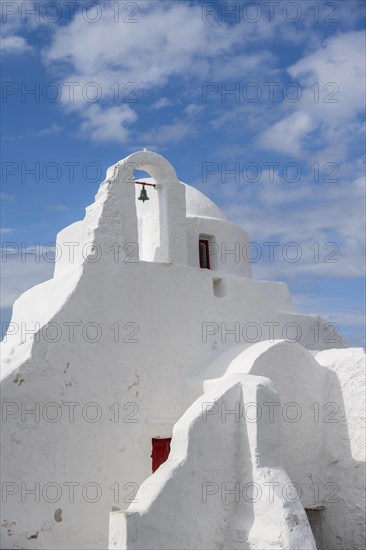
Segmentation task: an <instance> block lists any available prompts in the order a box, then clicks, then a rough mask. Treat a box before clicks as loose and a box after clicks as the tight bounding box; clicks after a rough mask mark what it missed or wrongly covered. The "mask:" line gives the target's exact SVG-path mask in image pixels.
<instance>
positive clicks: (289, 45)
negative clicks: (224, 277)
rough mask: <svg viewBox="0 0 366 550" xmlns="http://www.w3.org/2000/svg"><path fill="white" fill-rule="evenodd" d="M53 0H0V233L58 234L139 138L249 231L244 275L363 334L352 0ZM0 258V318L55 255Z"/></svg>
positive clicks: (357, 54) (18, 244) (359, 29)
mask: <svg viewBox="0 0 366 550" xmlns="http://www.w3.org/2000/svg"><path fill="white" fill-rule="evenodd" d="M55 5H56V3H55V2H45V1H44V2H39V1H38V2H33V1H30V0H28V1H27V2H25V1H20V0H19V1H5V0H4V1H3V2H2V4H1V9H2V21H3V25H2V33H3V41H2V62H3V69H2V103H1V110H2V142H1V148H2V208H3V211H2V230H1V233H2V240H3V249H4V248H6V249H7V250H8V251H9V250H11V251H15V250H19V251H20V250H21V248H22V247H23V248H24V249H27V250H32V249H34V247H35V244H36V243H39V245H40V249H41V250H42V247H43V246H44V245H46V244H47V243H54V242H55V238H56V234H57V232H58V231H59V230H61V229H62V228H63V227H65V226H66V225H68V224H70V223H72V222H74V221H76V220H78V219H82V218H83V216H84V211H85V207H86V206H87V205H88V204H90V203H91V202H92V201H93V199H94V195H95V193H96V191H97V189H98V186H99V184H100V183H101V181H103V179H104V175H105V172H106V170H107V168H108V166H110V165H111V164H113V163H114V162H116V161H118V160H119V159H121V158H123V157H125V156H126V155H127V154H129V153H131V152H133V151H135V150H139V149H141V148H143V147H148V148H149V149H151V150H153V151H156V152H158V153H161V154H163V155H164V156H166V157H167V158H168V159H169V160H170V162H172V164H173V165H174V166H175V168H176V171H177V174H178V176H179V178H180V179H181V180H182V181H185V182H187V183H190V184H191V185H194V186H196V187H198V188H199V189H200V190H201V191H202V192H204V193H205V194H207V195H208V196H209V197H210V198H211V199H213V200H214V201H215V202H216V203H217V204H218V205H219V206H220V207H221V208H222V209H223V210H224V212H225V214H226V215H227V217H228V218H229V219H230V220H232V221H234V222H236V223H238V224H240V225H242V226H243V227H244V228H245V229H246V230H247V231H248V232H249V234H250V237H251V241H253V242H254V243H255V245H254V246H253V250H252V252H253V253H254V252H255V251H258V250H259V251H260V253H261V257H260V258H259V259H258V261H256V262H255V263H254V270H253V271H254V276H255V277H256V278H262V279H271V280H282V281H286V282H287V283H288V285H289V287H290V290H291V292H292V294H293V301H294V305H295V308H296V310H297V311H298V312H301V313H314V314H319V315H321V316H323V317H324V318H325V319H327V320H329V321H331V322H334V323H336V324H337V325H338V326H339V328H340V330H341V332H342V334H343V335H344V337H345V338H346V340H347V341H348V343H349V344H350V345H353V346H359V345H364V324H363V323H364V313H363V312H364V300H365V289H364V283H363V277H364V267H365V258H364V221H365V203H364V201H365V199H364V189H365V187H364V180H365V170H364V161H365V157H364V144H365V139H364V132H365V122H364V113H363V109H364V97H365V90H364V87H365V76H364V71H365V68H364V64H365V55H364V51H365V35H364V23H365V19H364V17H365V13H364V2H362V1H358V0H356V1H353V0H347V1H342V2H328V3H327V2H308V1H297V2H286V1H281V2H272V1H269V2H259V1H258V2H189V1H186V2H179V1H160V2H149V1H138V2H116V1H111V2H109V1H105V2H71V3H70V2H69V3H67V2H63V1H59V2H57V7H55ZM32 90H33V93H32ZM22 243H23V244H22ZM264 243H273V244H272V245H268V244H264ZM290 243H296V244H295V245H294V244H290ZM270 246H272V249H273V258H270V254H269V250H270ZM49 256H50V258H51V256H52V254H50V255H49ZM300 256H301V257H300ZM24 257H25V259H26V261H24ZM4 258H6V259H7V261H4ZM294 258H295V259H297V261H291V260H293V259H294ZM22 259H23V261H22ZM272 260H273V261H272ZM2 270H3V284H2V314H3V321H5V322H6V321H8V320H9V319H10V315H11V307H12V303H13V302H14V300H15V299H16V297H17V296H18V295H19V294H20V293H21V292H23V291H24V290H26V289H27V288H29V287H31V286H33V285H34V284H36V283H38V282H41V281H43V280H45V279H48V278H50V277H51V276H52V271H53V264H52V261H49V258H47V257H45V254H43V255H42V254H41V255H38V256H37V255H31V254H27V255H25V256H24V255H23V258H22V255H21V254H20V252H19V253H14V254H10V255H8V256H6V255H5V257H4V255H3V262H2Z"/></svg>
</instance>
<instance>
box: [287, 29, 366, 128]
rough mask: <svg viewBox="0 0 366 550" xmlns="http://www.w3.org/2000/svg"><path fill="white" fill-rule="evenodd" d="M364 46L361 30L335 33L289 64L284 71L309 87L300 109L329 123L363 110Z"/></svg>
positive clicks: (352, 115)
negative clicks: (314, 48) (319, 45)
mask: <svg viewBox="0 0 366 550" xmlns="http://www.w3.org/2000/svg"><path fill="white" fill-rule="evenodd" d="M365 45H366V44H365V33H364V32H363V31H352V32H347V33H342V34H338V35H335V36H332V37H331V38H328V39H327V40H326V41H325V42H324V43H323V44H322V46H321V47H320V48H318V49H317V50H316V51H314V52H312V53H309V54H308V55H305V56H304V57H303V58H302V59H300V60H299V61H298V62H297V63H295V64H294V65H292V66H291V67H289V68H288V72H289V73H290V75H291V76H292V77H293V78H296V79H297V80H298V81H299V82H300V84H301V86H302V88H303V89H304V88H305V87H306V88H309V87H312V88H313V89H312V90H306V92H304V93H303V95H302V99H301V102H300V107H301V109H306V111H307V113H308V114H309V115H312V116H314V117H316V119H317V120H321V121H326V122H327V123H328V124H330V125H332V126H333V125H334V124H340V123H342V122H344V121H345V120H349V119H352V118H353V117H354V116H355V115H356V114H357V113H359V112H361V111H363V109H364V106H365ZM314 83H318V85H316V86H314ZM318 89H319V99H318Z"/></svg>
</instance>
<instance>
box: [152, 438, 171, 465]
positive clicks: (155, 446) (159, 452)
mask: <svg viewBox="0 0 366 550" xmlns="http://www.w3.org/2000/svg"><path fill="white" fill-rule="evenodd" d="M171 440H172V438H171V437H168V438H166V439H157V438H154V437H153V438H152V440H151V443H152V453H151V458H152V471H153V472H155V470H157V469H158V468H159V466H160V464H163V462H165V461H166V460H167V458H168V456H169V452H170V442H171Z"/></svg>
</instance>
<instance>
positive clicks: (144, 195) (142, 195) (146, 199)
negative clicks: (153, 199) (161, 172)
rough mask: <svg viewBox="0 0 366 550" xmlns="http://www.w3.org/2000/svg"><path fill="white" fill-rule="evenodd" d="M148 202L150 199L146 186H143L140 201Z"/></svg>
mask: <svg viewBox="0 0 366 550" xmlns="http://www.w3.org/2000/svg"><path fill="white" fill-rule="evenodd" d="M148 200H150V199H149V197H148V196H147V193H146V189H145V185H143V186H142V189H141V193H140V196H139V201H142V202H145V201H148Z"/></svg>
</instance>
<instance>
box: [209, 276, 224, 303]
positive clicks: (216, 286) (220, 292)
mask: <svg viewBox="0 0 366 550" xmlns="http://www.w3.org/2000/svg"><path fill="white" fill-rule="evenodd" d="M212 285H213V291H214V296H216V297H217V298H222V297H223V296H225V295H226V289H225V281H224V280H223V279H212Z"/></svg>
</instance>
